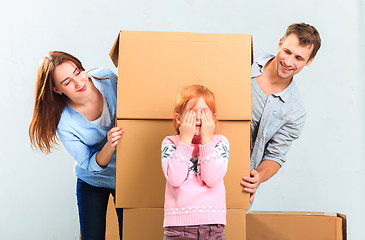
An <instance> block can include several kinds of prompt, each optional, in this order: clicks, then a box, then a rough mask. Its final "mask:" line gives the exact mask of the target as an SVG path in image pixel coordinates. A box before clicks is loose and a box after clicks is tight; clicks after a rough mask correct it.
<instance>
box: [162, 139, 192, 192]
mask: <svg viewBox="0 0 365 240" xmlns="http://www.w3.org/2000/svg"><path fill="white" fill-rule="evenodd" d="M193 149H194V148H193V147H191V146H188V145H186V144H184V143H182V142H178V143H177V144H176V145H175V143H174V142H173V141H172V140H171V139H169V138H168V137H166V138H165V139H164V140H163V141H162V146H161V163H162V170H163V172H164V175H165V177H166V181H167V183H168V184H170V185H171V186H173V187H179V186H181V185H182V184H183V183H184V181H185V180H186V179H187V177H188V173H189V163H190V158H191V155H192V152H193Z"/></svg>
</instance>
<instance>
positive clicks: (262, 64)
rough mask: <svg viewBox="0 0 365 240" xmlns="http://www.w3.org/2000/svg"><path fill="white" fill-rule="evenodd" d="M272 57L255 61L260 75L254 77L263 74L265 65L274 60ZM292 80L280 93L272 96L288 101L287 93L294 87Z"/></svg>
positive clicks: (268, 56)
mask: <svg viewBox="0 0 365 240" xmlns="http://www.w3.org/2000/svg"><path fill="white" fill-rule="evenodd" d="M274 57H275V56H274V55H269V54H268V55H266V56H265V57H263V58H259V59H257V60H256V61H255V62H256V64H257V65H258V67H259V69H260V71H259V72H260V73H259V74H257V76H254V77H258V76H260V75H261V74H262V73H263V69H264V67H265V65H266V64H267V63H268V62H269V61H270V60H272V59H273V58H274ZM294 85H295V84H294V80H293V79H292V80H291V82H290V83H289V85H288V86H287V87H286V88H285V89H284V90H283V91H282V92H280V93H273V94H272V95H274V96H276V97H279V98H280V99H281V100H282V101H283V102H286V101H288V99H289V92H290V91H291V89H292V88H293V87H294Z"/></svg>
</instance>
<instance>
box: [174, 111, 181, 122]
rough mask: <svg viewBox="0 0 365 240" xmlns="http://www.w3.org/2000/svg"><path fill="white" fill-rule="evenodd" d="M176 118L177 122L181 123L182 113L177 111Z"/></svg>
mask: <svg viewBox="0 0 365 240" xmlns="http://www.w3.org/2000/svg"><path fill="white" fill-rule="evenodd" d="M175 120H176V122H177V124H179V125H181V117H180V114H178V113H175Z"/></svg>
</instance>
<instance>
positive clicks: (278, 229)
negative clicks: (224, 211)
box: [247, 212, 346, 240]
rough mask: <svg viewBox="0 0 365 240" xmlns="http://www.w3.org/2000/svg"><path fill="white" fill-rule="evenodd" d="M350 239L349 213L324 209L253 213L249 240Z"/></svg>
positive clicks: (249, 224) (248, 216)
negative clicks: (331, 211)
mask: <svg viewBox="0 0 365 240" xmlns="http://www.w3.org/2000/svg"><path fill="white" fill-rule="evenodd" d="M262 239H278V240H280V239H283V240H284V239H285V240H291V239H293V240H308V239H311V240H322V239H328V240H346V216H345V215H343V214H338V213H335V214H329V213H323V212H250V213H248V214H247V240H262Z"/></svg>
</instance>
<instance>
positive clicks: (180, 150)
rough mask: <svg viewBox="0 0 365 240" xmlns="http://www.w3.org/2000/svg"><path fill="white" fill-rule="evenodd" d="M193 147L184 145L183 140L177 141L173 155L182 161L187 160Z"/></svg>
mask: <svg viewBox="0 0 365 240" xmlns="http://www.w3.org/2000/svg"><path fill="white" fill-rule="evenodd" d="M193 150H194V148H193V147H192V146H189V145H186V144H185V143H183V142H179V143H178V144H177V146H176V151H175V155H176V157H177V158H178V159H180V160H181V161H184V162H189V161H190V157H191V155H192V154H193Z"/></svg>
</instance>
